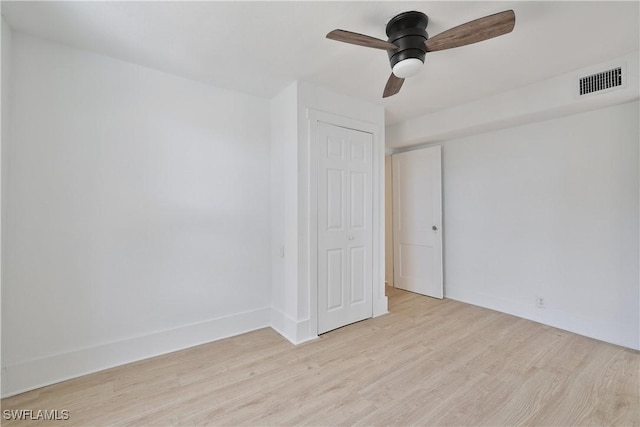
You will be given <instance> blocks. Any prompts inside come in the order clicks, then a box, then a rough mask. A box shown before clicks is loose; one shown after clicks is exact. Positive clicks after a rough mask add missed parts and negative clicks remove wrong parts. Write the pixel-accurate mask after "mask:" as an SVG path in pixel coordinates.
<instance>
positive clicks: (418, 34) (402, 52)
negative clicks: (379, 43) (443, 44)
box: [386, 11, 429, 69]
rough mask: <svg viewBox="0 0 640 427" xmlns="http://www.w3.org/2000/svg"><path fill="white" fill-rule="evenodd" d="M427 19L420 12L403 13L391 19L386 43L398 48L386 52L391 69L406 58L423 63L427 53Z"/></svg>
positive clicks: (387, 29)
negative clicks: (415, 59)
mask: <svg viewBox="0 0 640 427" xmlns="http://www.w3.org/2000/svg"><path fill="white" fill-rule="evenodd" d="M428 22H429V18H428V17H427V15H425V14H424V13H422V12H415V11H412V12H404V13H401V14H399V15H396V16H394V17H393V18H391V20H390V21H389V23H388V24H387V28H386V32H387V37H389V39H388V42H389V43H393V44H395V45H396V46H398V49H396V50H389V51H387V52H388V54H389V62H390V63H391V68H392V69H393V66H394V65H396V64H397V63H398V62H400V61H403V60H405V59H408V58H417V59H419V60H420V61H422V62H424V57H425V54H426V53H427V50H426V46H425V44H424V42H425V40H427V39H428V38H429V36H428V35H427V31H426V28H427V23H428Z"/></svg>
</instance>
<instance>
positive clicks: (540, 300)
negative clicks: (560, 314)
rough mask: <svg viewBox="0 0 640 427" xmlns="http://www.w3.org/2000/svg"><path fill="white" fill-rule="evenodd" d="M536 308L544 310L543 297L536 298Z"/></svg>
mask: <svg viewBox="0 0 640 427" xmlns="http://www.w3.org/2000/svg"><path fill="white" fill-rule="evenodd" d="M536 307H538V308H544V297H541V296H537V297H536Z"/></svg>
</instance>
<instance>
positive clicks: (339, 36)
mask: <svg viewBox="0 0 640 427" xmlns="http://www.w3.org/2000/svg"><path fill="white" fill-rule="evenodd" d="M327 38H328V39H331V40H337V41H339V42H345V43H351V44H355V45H358V46H365V47H373V48H375V49H383V50H394V49H397V48H398V46H396V45H395V44H393V43H389V42H387V41H384V40H380V39H377V38H375V37H370V36H365V35H364V34H359V33H352V32H351V31H346V30H333V31H331V32H330V33H329V34H327Z"/></svg>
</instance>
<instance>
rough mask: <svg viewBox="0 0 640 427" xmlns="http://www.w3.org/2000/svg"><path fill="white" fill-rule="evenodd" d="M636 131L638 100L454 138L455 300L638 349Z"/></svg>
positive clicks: (446, 167) (450, 162)
mask: <svg viewBox="0 0 640 427" xmlns="http://www.w3.org/2000/svg"><path fill="white" fill-rule="evenodd" d="M638 128H639V111H638V102H637V101H635V102H631V103H625V104H621V105H616V106H611V107H607V108H604V109H600V110H595V111H590V112H586V113H580V114H576V115H572V116H567V117H564V118H558V119H554V120H549V121H544V122H539V123H533V124H529V125H525V126H520V127H514V128H509V129H504V130H500V131H494V132H489V133H484V134H479V135H475V136H469V137H465V138H461V139H454V140H449V141H446V142H444V143H443V174H444V178H443V184H444V240H445V258H444V259H445V277H446V285H445V294H446V296H447V297H448V298H452V299H457V300H461V301H466V302H469V303H472V304H477V305H481V306H485V307H489V308H492V309H496V310H499V311H503V312H507V313H512V314H515V315H517V316H521V317H525V318H528V319H532V320H536V321H539V322H542V323H545V324H549V325H552V326H556V327H559V328H562V329H567V330H570V331H573V332H576V333H579V334H583V335H586V336H590V337H593V338H597V339H600V340H604V341H608V342H612V343H615V344H620V345H623V346H626V347H631V348H635V349H639V348H640V342H639V336H640V318H639V316H640V314H639V313H640V307H639V300H640V286H639V283H638V277H639V267H638V259H639V238H638V236H639V232H640V230H639V226H638V218H639V196H638V194H639V188H638V187H639V175H638V174H639V173H638V157H639V153H638V144H639V141H640V135H639V133H638ZM536 296H542V297H544V300H545V304H546V308H543V309H540V308H536V305H535V300H536Z"/></svg>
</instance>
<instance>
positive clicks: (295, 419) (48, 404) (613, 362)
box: [2, 288, 640, 426]
mask: <svg viewBox="0 0 640 427" xmlns="http://www.w3.org/2000/svg"><path fill="white" fill-rule="evenodd" d="M387 294H388V295H389V298H390V304H389V305H390V311H391V313H390V314H388V315H385V316H382V317H378V318H376V319H370V320H366V321H364V322H360V323H357V324H354V325H350V326H347V327H344V328H341V329H338V330H335V331H332V332H329V333H327V334H324V335H322V336H321V337H320V338H319V339H317V340H314V341H311V342H308V343H306V344H302V345H299V346H293V345H291V344H289V343H288V342H287V341H286V340H285V339H283V338H282V337H280V336H279V335H278V334H277V333H276V332H274V331H273V330H271V329H268V328H267V329H261V330H259V331H254V332H251V333H247V334H244V335H240V336H237V337H233V338H229V339H225V340H221V341H217V342H214V343H211V344H206V345H202V346H199V347H194V348H191V349H187V350H183V351H180V352H176V353H171V354H168V355H165V356H160V357H156V358H153V359H148V360H145V361H141V362H136V363H132V364H129V365H125V366H121V367H118V368H113V369H109V370H106V371H102V372H99V373H96V374H92V375H87V376H84V377H81V378H77V379H74V380H70V381H65V382H63V383H59V384H55V385H52V386H49V387H45V388H42V389H39V390H35V391H32V392H28V393H24V394H21V395H18V396H14V397H11V398H7V399H4V400H3V401H2V409H3V410H7V409H9V410H10V409H33V410H37V409H49V410H51V409H58V410H62V409H67V410H68V411H69V415H70V418H69V420H67V421H57V422H52V423H47V422H43V421H31V422H24V421H23V422H14V421H11V422H8V421H5V420H3V422H2V425H3V426H4V425H6V426H15V425H35V426H43V425H47V424H52V425H58V426H71V425H82V426H86V425H139V426H142V425H204V424H213V425H301V424H304V425H352V424H355V425H492V426H499V425H509V426H511V425H528V426H533V425H545V426H549V425H560V426H571V425H580V426H583V425H585V426H586V425H617V426H628V425H629V426H630V425H634V426H638V425H640V401H639V399H640V398H639V384H640V383H639V372H638V371H639V369H640V354H639V353H638V352H636V351H633V350H629V349H625V348H622V347H618V346H615V345H611V344H606V343H603V342H599V341H595V340H592V339H589V338H585V337H581V336H579V335H574V334H571V333H569V332H565V331H561V330H558V329H554V328H551V327H547V326H544V325H540V324H537V323H534V322H530V321H527V320H524V319H519V318H516V317H513V316H509V315H506V314H502V313H498V312H495V311H491V310H486V309H483V308H479V307H475V306H471V305H467V304H463V303H460V302H456V301H452V300H443V301H440V300H435V299H431V298H427V297H423V296H419V295H416V294H412V293H408V292H403V291H400V290H396V289H392V288H388V289H387Z"/></svg>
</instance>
